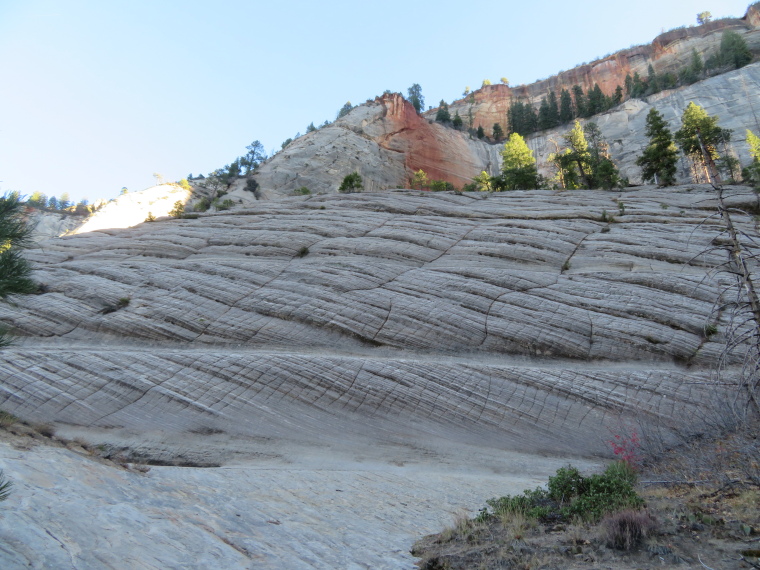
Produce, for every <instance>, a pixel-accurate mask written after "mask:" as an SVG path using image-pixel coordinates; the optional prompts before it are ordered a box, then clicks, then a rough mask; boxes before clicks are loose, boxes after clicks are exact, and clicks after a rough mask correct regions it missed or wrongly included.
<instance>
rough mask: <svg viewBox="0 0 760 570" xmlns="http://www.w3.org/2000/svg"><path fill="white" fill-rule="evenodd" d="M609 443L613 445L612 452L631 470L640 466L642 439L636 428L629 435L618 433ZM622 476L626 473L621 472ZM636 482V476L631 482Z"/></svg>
mask: <svg viewBox="0 0 760 570" xmlns="http://www.w3.org/2000/svg"><path fill="white" fill-rule="evenodd" d="M609 444H610V445H611V446H612V453H614V454H615V457H617V459H618V461H620V462H621V463H623V464H625V465H626V466H627V467H628V468H629V469H630V470H631V471H635V470H636V469H637V468H638V467H639V465H640V464H641V439H640V438H639V434H638V432H637V431H636V430H635V429H634V430H633V431H632V432H631V435H629V436H625V435H620V434H617V435H616V436H615V437H614V438H613V440H612V441H610V442H609ZM611 467H612V466H611ZM620 476H621V477H625V476H626V473H624V472H621V473H620ZM635 482H636V480H635V477H634V478H633V480H632V481H631V484H633V483H635Z"/></svg>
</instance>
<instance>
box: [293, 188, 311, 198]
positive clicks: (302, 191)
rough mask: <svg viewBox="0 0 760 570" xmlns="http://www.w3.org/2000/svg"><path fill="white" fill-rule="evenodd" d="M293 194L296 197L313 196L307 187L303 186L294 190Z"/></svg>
mask: <svg viewBox="0 0 760 570" xmlns="http://www.w3.org/2000/svg"><path fill="white" fill-rule="evenodd" d="M293 194H295V195H296V196H308V195H309V194H311V190H309V189H308V188H307V187H306V186H301V187H300V188H296V189H295V190H293Z"/></svg>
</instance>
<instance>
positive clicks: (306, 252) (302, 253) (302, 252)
mask: <svg viewBox="0 0 760 570" xmlns="http://www.w3.org/2000/svg"><path fill="white" fill-rule="evenodd" d="M307 255H309V248H308V247H306V246H303V247H302V248H301V249H299V250H298V257H306V256H307Z"/></svg>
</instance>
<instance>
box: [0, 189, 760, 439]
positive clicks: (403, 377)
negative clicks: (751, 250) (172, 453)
mask: <svg viewBox="0 0 760 570" xmlns="http://www.w3.org/2000/svg"><path fill="white" fill-rule="evenodd" d="M710 192H711V190H708V189H705V188H702V187H698V188H696V189H692V188H681V189H679V190H668V191H664V190H657V189H653V188H649V189H644V190H638V191H629V192H623V193H619V194H618V193H605V192H594V191H587V192H573V193H569V192H567V193H554V192H549V191H543V192H514V193H510V194H503V195H493V196H490V197H489V196H488V195H474V196H467V195H466V196H455V195H450V194H435V195H431V194H419V195H418V194H416V193H409V192H399V193H377V194H370V193H367V194H360V195H352V196H324V197H316V198H312V199H295V198H294V199H289V200H283V201H278V202H271V203H260V205H258V206H257V207H256V208H252V209H248V210H245V211H240V212H237V213H235V214H228V213H222V214H215V215H207V216H203V217H201V218H199V219H197V220H171V221H169V220H167V221H164V222H156V223H152V224H144V225H142V226H138V227H136V228H132V229H128V230H102V231H96V232H90V233H87V234H81V235H77V236H71V237H65V238H61V239H58V240H54V241H52V242H49V243H48V244H47V246H46V247H45V249H44V251H32V252H30V253H29V257H30V259H31V260H32V261H33V262H34V263H35V264H36V266H37V267H38V271H37V274H36V275H37V278H38V279H39V280H40V281H41V282H42V283H43V285H44V287H45V290H46V292H45V293H44V294H41V295H36V296H29V297H24V298H21V299H19V301H18V306H17V307H9V306H6V305H3V306H2V307H1V308H0V311H1V312H0V319H1V320H2V321H3V322H5V323H7V324H9V325H10V326H12V327H13V328H14V330H15V331H16V333H17V334H19V335H21V336H22V338H23V342H22V343H21V344H19V346H18V347H16V348H13V349H10V350H7V351H4V352H3V353H2V354H0V360H1V361H2V362H3V367H2V371H3V372H2V376H0V387H1V388H2V392H0V406H1V407H2V409H3V410H5V411H7V412H10V413H14V414H16V415H19V416H21V417H24V418H29V419H32V420H35V421H51V420H52V421H57V422H63V423H68V424H76V425H83V426H95V427H107V426H117V427H124V428H129V429H136V430H165V431H167V432H176V431H189V430H223V431H225V432H228V433H236V434H240V435H250V434H257V435H271V434H279V435H283V434H284V433H287V432H289V431H291V430H293V429H298V430H303V431H304V432H305V433H309V432H313V430H317V429H318V430H320V431H321V432H333V433H335V434H339V433H340V432H341V431H342V430H344V429H345V426H346V423H348V424H350V425H352V426H353V427H352V428H351V429H355V430H357V431H358V432H360V433H375V432H376V430H387V431H388V433H407V434H428V435H441V434H445V437H447V438H453V439H458V440H460V441H474V440H478V441H488V442H492V443H494V444H495V445H498V446H499V447H506V448H513V449H530V450H545V451H565V450H567V449H573V450H575V451H577V452H583V453H591V452H598V451H600V450H601V449H602V448H603V447H604V446H603V444H601V443H600V441H599V440H598V438H597V437H595V434H597V433H598V430H599V429H600V426H604V425H608V424H609V423H610V422H612V423H619V422H620V421H621V418H625V417H627V416H628V415H629V414H632V415H635V414H644V415H645V416H646V417H648V418H650V419H651V420H652V421H654V420H657V421H660V420H662V421H665V422H666V423H668V422H670V419H671V418H672V417H673V415H674V414H676V413H677V411H679V410H680V411H683V410H684V409H688V407H690V406H697V407H699V406H701V405H702V404H703V398H704V397H705V395H706V394H707V393H709V391H710V388H709V386H706V385H705V384H704V383H703V382H704V381H706V380H707V379H708V378H709V376H710V373H709V370H707V369H703V368H702V366H703V365H708V366H709V365H711V364H712V362H713V358H714V356H715V354H716V353H717V352H718V351H719V350H720V343H717V342H713V340H710V339H707V338H705V334H704V327H705V325H706V324H708V323H710V322H711V320H713V319H714V318H715V317H714V316H713V315H712V311H713V308H714V305H715V302H716V300H717V298H718V295H719V287H720V284H719V283H718V282H716V281H715V279H714V277H713V276H712V274H711V273H710V271H711V269H712V268H713V267H714V266H715V265H717V264H718V263H720V262H721V261H722V259H723V258H722V254H721V252H720V251H712V252H708V253H701V252H702V251H703V250H705V249H706V248H709V246H710V242H711V240H712V239H713V237H714V236H715V235H716V228H715V227H713V226H711V225H700V224H701V222H702V221H703V219H704V218H705V215H706V212H707V211H709V208H710V207H711V205H714V203H713V202H712V200H711V195H710ZM733 192H734V193H736V194H737V195H738V196H739V197H738V198H736V200H737V201H738V202H739V203H746V204H750V205H752V204H754V203H755V200H756V199H755V197H754V194H752V193H751V192H749V191H747V190H742V189H739V188H737V189H735V190H733ZM618 199H619V200H621V201H622V202H623V203H624V204H625V215H624V216H618V219H617V221H616V222H615V223H613V224H608V223H606V222H603V221H600V219H601V217H602V213H603V211H606V212H608V213H610V214H612V213H615V212H617V210H618V203H617V200H618ZM666 207H667V208H668V209H667V210H665V209H664V208H666ZM694 378H701V379H702V380H701V381H700V382H702V383H700V382H698V383H696V384H692V383H691V382H687V379H692V380H693V379H694ZM684 406H685V408H684ZM678 413H680V412H678ZM629 419H630V418H629ZM678 420H679V421H680V420H681V418H678ZM684 421H685V419H684Z"/></svg>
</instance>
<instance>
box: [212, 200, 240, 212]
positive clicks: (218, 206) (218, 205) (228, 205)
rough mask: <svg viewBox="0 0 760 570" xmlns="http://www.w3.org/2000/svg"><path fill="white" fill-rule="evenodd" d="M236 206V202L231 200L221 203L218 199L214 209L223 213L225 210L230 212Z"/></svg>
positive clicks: (215, 201)
mask: <svg viewBox="0 0 760 570" xmlns="http://www.w3.org/2000/svg"><path fill="white" fill-rule="evenodd" d="M234 205H235V202H234V201H232V200H230V199H229V198H227V199H226V200H223V201H221V202H220V201H219V200H218V199H217V200H214V208H216V210H217V211H218V212H221V211H223V210H229V209H230V208H232V206H234Z"/></svg>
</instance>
